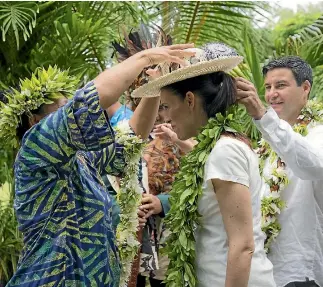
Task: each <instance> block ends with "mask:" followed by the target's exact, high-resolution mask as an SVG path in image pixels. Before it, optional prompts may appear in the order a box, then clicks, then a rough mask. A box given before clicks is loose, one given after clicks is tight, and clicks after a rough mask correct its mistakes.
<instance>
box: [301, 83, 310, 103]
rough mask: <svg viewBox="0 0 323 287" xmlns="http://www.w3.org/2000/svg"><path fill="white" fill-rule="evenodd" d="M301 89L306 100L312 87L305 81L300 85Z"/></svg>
mask: <svg viewBox="0 0 323 287" xmlns="http://www.w3.org/2000/svg"><path fill="white" fill-rule="evenodd" d="M302 87H303V90H304V93H305V95H306V98H307V99H308V98H309V96H310V91H311V88H312V85H311V83H310V82H309V81H308V80H306V81H305V82H304V83H303V84H302Z"/></svg>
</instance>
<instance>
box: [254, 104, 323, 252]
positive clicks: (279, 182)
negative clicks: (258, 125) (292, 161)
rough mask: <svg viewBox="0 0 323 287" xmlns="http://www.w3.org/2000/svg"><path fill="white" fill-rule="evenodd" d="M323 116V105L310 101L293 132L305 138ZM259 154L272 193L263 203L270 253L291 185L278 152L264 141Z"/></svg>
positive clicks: (263, 224) (264, 223)
mask: <svg viewBox="0 0 323 287" xmlns="http://www.w3.org/2000/svg"><path fill="white" fill-rule="evenodd" d="M322 116H323V104H322V103H318V102H316V101H309V102H308V104H307V105H306V106H305V107H304V109H303V110H302V111H301V114H300V116H299V117H298V121H297V123H296V124H295V125H294V126H293V130H294V131H295V132H297V133H299V134H301V135H302V136H305V135H307V133H308V125H309V124H310V123H311V125H313V126H314V125H315V124H316V123H322V122H323V117H322ZM258 154H259V158H260V171H261V173H262V175H263V177H264V179H265V181H266V183H267V184H268V185H269V188H270V193H269V194H268V195H266V196H265V197H264V198H263V199H262V202H261V213H262V230H263V231H264V232H265V234H266V240H265V250H266V252H267V253H268V252H269V249H270V245H271V243H272V242H273V241H274V240H275V239H276V238H277V236H278V234H279V233H280V231H281V226H280V223H279V222H278V218H277V216H278V215H279V214H280V212H281V210H282V209H283V208H284V207H285V206H286V203H285V202H284V201H283V200H282V199H281V192H282V191H283V190H284V189H285V187H286V186H287V185H288V184H289V179H288V177H287V173H286V169H285V163H284V161H283V160H282V159H281V158H280V157H278V155H277V154H276V152H274V151H273V150H272V149H271V147H270V146H269V144H268V143H267V142H265V141H264V140H263V139H262V140H261V141H260V147H259V149H258ZM267 159H269V164H270V167H271V171H270V175H269V176H265V175H264V174H263V169H264V166H265V163H266V162H267Z"/></svg>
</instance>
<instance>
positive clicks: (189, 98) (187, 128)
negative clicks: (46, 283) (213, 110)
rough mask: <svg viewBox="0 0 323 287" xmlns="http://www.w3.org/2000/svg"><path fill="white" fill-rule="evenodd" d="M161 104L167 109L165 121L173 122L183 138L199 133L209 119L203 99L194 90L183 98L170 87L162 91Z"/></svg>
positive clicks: (175, 130)
mask: <svg viewBox="0 0 323 287" xmlns="http://www.w3.org/2000/svg"><path fill="white" fill-rule="evenodd" d="M161 105H163V107H164V110H165V113H164V114H165V119H164V121H165V122H170V123H171V124H172V127H173V130H174V132H176V134H177V136H178V138H179V139H181V140H186V139H189V138H191V137H194V136H196V135H197V133H198V130H199V128H200V127H201V126H202V125H203V122H205V121H207V119H205V118H206V115H205V112H204V110H203V108H202V105H201V100H200V98H199V97H196V96H195V95H194V94H193V93H192V92H188V93H187V94H186V97H185V98H184V99H182V98H181V97H180V96H179V95H177V94H175V93H174V92H173V91H171V90H168V89H162V91H161Z"/></svg>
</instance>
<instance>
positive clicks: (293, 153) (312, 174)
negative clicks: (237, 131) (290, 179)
mask: <svg viewBox="0 0 323 287" xmlns="http://www.w3.org/2000/svg"><path fill="white" fill-rule="evenodd" d="M254 122H255V124H256V126H257V128H258V129H259V130H260V132H261V133H262V136H263V138H264V139H265V140H266V141H267V142H268V143H269V145H270V146H271V148H272V149H273V150H274V151H275V152H276V153H277V154H278V155H279V156H280V157H281V158H282V160H283V161H284V162H286V164H287V166H288V167H289V168H290V169H291V170H292V171H293V173H294V174H295V175H296V176H297V177H299V178H300V179H303V180H321V179H323V126H316V127H314V128H312V129H311V130H310V131H309V134H308V135H307V136H306V137H303V136H302V135H300V134H298V133H296V132H294V131H293V129H292V127H291V126H290V124H288V123H287V122H286V121H284V120H282V119H280V118H279V117H278V115H277V114H276V112H275V111H274V110H273V109H272V108H269V109H268V110H267V113H266V114H265V115H264V116H263V117H262V118H261V119H260V120H255V121H254Z"/></svg>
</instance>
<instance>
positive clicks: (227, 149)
mask: <svg viewBox="0 0 323 287" xmlns="http://www.w3.org/2000/svg"><path fill="white" fill-rule="evenodd" d="M218 152H221V153H223V152H224V153H236V154H237V153H241V154H245V155H246V156H250V155H251V154H253V155H255V153H254V151H253V150H252V148H251V147H250V146H249V145H248V144H247V143H246V142H245V141H242V140H241V139H239V138H235V137H233V136H221V138H220V139H219V140H218V141H217V143H216V145H215V147H214V148H213V150H212V153H218Z"/></svg>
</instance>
